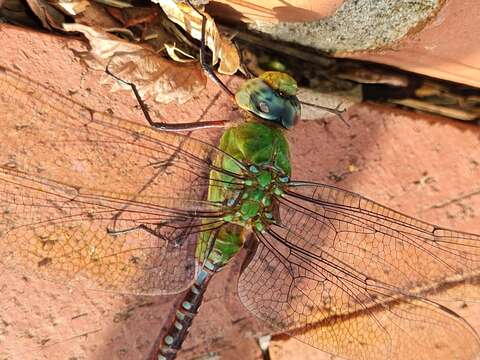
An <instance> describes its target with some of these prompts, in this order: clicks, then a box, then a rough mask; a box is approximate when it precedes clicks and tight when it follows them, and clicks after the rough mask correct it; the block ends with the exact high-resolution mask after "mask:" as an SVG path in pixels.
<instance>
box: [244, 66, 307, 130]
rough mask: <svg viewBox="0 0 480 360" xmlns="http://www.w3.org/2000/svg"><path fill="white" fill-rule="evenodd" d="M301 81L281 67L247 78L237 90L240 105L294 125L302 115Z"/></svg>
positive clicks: (291, 125) (262, 116)
mask: <svg viewBox="0 0 480 360" xmlns="http://www.w3.org/2000/svg"><path fill="white" fill-rule="evenodd" d="M296 93H297V82H296V81H295V80H294V79H293V78H292V77H291V76H290V75H287V74H285V73H282V72H278V71H267V72H264V73H263V74H262V75H261V76H260V77H258V78H254V79H250V80H247V81H245V82H244V83H243V84H242V86H241V87H240V89H239V90H238V91H237V93H236V94H235V100H236V101H237V104H238V106H240V107H241V108H242V109H245V110H248V111H250V112H251V113H253V114H255V115H256V116H258V117H260V118H262V119H264V120H267V121H272V122H274V123H277V124H279V125H281V126H283V127H284V128H286V129H291V128H292V127H293V126H294V125H295V123H296V122H297V120H298V119H299V118H300V101H299V100H298V98H297V96H296Z"/></svg>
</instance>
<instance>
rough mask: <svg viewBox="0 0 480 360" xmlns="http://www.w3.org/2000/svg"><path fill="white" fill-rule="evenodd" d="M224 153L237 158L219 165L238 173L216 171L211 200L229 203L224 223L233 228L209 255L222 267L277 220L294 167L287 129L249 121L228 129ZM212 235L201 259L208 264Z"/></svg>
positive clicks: (222, 234)
mask: <svg viewBox="0 0 480 360" xmlns="http://www.w3.org/2000/svg"><path fill="white" fill-rule="evenodd" d="M219 148H220V150H222V151H224V152H225V153H227V154H228V155H230V156H231V157H230V156H221V157H218V158H216V159H215V160H214V162H213V165H214V166H216V167H218V168H221V169H223V170H225V171H226V172H228V173H232V175H230V174H226V173H224V172H218V171H215V170H212V171H211V172H210V186H209V194H208V200H210V201H214V202H221V203H224V204H226V206H227V209H228V210H229V211H227V214H226V215H225V216H224V218H223V219H224V220H225V221H227V222H229V224H228V225H224V226H223V228H222V230H221V231H220V232H219V233H218V234H217V235H216V237H215V244H214V246H213V249H212V252H211V254H210V256H209V260H210V261H211V262H212V263H214V264H217V265H219V266H221V265H224V264H225V263H226V262H227V261H228V260H229V259H230V258H231V257H233V256H234V255H235V254H236V253H237V252H238V251H239V250H240V249H241V247H242V246H243V242H244V236H243V235H244V232H245V230H246V229H255V230H256V231H263V230H264V229H265V227H266V226H268V224H269V223H271V222H273V221H274V219H273V210H274V209H273V207H274V206H275V204H274V197H275V196H278V195H280V194H281V193H282V187H283V186H284V185H285V182H286V181H287V180H288V177H289V176H290V172H291V165H290V155H289V149H288V143H287V140H286V139H285V137H284V135H283V132H282V130H280V129H279V128H278V127H273V126H269V125H266V124H263V123H255V122H247V123H244V124H242V125H239V126H236V127H232V128H229V129H227V130H226V131H225V132H224V134H223V136H222V138H221V139H220V145H219ZM234 159H235V160H234ZM239 162H240V163H241V164H239ZM233 174H236V175H239V177H237V176H234V175H233ZM211 235H212V233H211V232H210V231H205V232H204V233H202V235H201V236H200V241H199V244H198V245H197V258H199V259H202V255H201V254H203V253H204V249H206V247H207V246H208V245H207V244H208V242H209V238H210V237H211ZM210 240H212V239H210Z"/></svg>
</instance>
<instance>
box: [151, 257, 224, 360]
mask: <svg viewBox="0 0 480 360" xmlns="http://www.w3.org/2000/svg"><path fill="white" fill-rule="evenodd" d="M218 270H219V268H218V267H216V266H214V265H213V264H211V263H210V262H205V263H204V264H203V267H202V268H201V269H200V271H199V272H198V274H197V277H196V279H195V282H194V283H193V285H192V286H191V287H190V289H189V290H188V291H187V292H186V294H185V295H184V296H183V297H182V298H181V301H180V302H179V303H177V306H176V307H175V309H174V312H173V313H172V315H171V316H170V317H169V320H167V321H168V322H167V324H166V326H164V327H163V328H162V331H161V333H160V335H159V336H158V338H157V341H156V342H155V344H154V346H153V348H152V350H151V352H150V356H149V358H148V359H149V360H173V359H175V358H176V356H177V353H178V351H179V350H180V349H181V346H182V344H183V341H184V340H185V338H186V336H187V334H188V330H189V328H190V326H191V325H192V322H193V319H194V317H195V316H196V315H197V313H198V309H199V307H200V305H201V304H202V300H203V295H204V293H205V291H206V289H207V286H208V283H209V281H210V279H211V278H212V277H213V275H215V273H216V272H217V271H218Z"/></svg>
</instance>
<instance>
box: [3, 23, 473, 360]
mask: <svg viewBox="0 0 480 360" xmlns="http://www.w3.org/2000/svg"><path fill="white" fill-rule="evenodd" d="M0 47H1V49H2V52H1V53H0V65H1V66H8V67H10V68H14V69H17V71H21V72H22V73H24V74H26V75H27V76H29V77H30V78H32V79H33V80H35V81H37V82H40V83H43V84H47V85H48V86H50V87H52V88H53V89H55V90H57V91H58V92H59V93H61V94H65V95H69V96H71V97H72V98H73V99H75V100H77V101H79V102H82V103H85V104H87V105H89V106H91V107H94V108H96V109H103V110H107V109H111V110H112V111H113V112H114V113H115V114H116V115H121V116H123V117H126V118H129V119H133V120H135V121H138V122H143V121H144V120H143V119H142V117H141V115H140V113H139V111H138V110H137V109H136V108H135V105H136V103H135V101H134V99H133V97H132V96H131V94H129V93H127V92H126V93H120V94H113V95H112V94H110V93H109V92H108V89H107V88H106V87H104V86H101V85H99V82H98V80H99V76H100V74H99V73H96V72H92V71H90V70H88V69H87V68H86V67H85V66H84V65H83V64H81V63H80V62H79V61H78V59H76V58H75V56H74V54H73V53H72V51H71V50H70V48H76V49H78V48H81V47H82V44H80V43H79V42H78V41H74V40H65V39H62V38H58V37H53V36H49V35H44V34H43V35H42V34H35V33H32V32H27V31H24V30H18V29H16V28H13V27H7V26H1V27H0ZM212 103H214V105H212ZM153 110H155V111H159V112H161V113H162V114H163V116H164V117H165V118H167V119H178V120H185V119H197V118H198V117H200V116H203V118H204V119H205V120H213V119H223V118H230V117H232V116H233V113H232V112H231V111H230V110H231V105H230V103H229V102H228V99H226V98H225V97H224V96H223V95H221V92H220V91H219V90H218V89H217V88H216V87H215V86H213V85H212V84H209V86H208V88H207V90H206V91H205V92H204V93H203V96H202V97H201V98H199V99H196V100H194V101H193V102H191V103H189V104H187V105H184V106H182V107H176V106H167V107H158V106H157V107H155V108H154V109H153ZM0 114H1V109H0ZM348 121H349V122H350V124H351V128H346V127H345V126H344V125H343V124H342V123H341V122H340V121H337V120H333V119H332V118H330V119H329V120H328V123H329V125H328V126H326V127H325V126H324V125H323V123H322V122H316V121H308V122H304V123H301V124H300V125H299V126H298V127H297V128H296V129H294V130H292V131H291V132H290V133H289V135H288V137H289V139H290V141H291V144H292V145H291V146H292V156H293V161H294V175H295V178H298V179H308V180H314V181H321V182H325V183H330V184H335V185H337V186H339V187H343V188H346V189H349V190H353V191H357V192H359V193H362V194H363V195H365V196H367V197H370V198H372V199H374V200H377V201H379V202H381V203H383V204H386V205H389V206H391V207H393V208H395V209H398V210H401V211H403V212H405V213H407V214H410V215H413V216H417V217H420V218H422V219H424V220H427V221H431V222H434V223H437V224H440V225H443V226H448V227H453V228H456V229H459V230H465V231H472V232H477V233H480V221H479V219H480V210H478V209H480V195H479V191H480V187H479V183H478V179H479V177H480V165H479V164H480V146H479V145H480V144H479V135H480V134H479V131H478V128H477V127H473V126H468V125H466V124H461V123H456V122H452V121H448V120H445V119H441V118H438V117H433V116H420V115H416V114H412V113H408V112H402V111H398V110H392V109H390V108H382V107H376V106H369V105H361V106H356V107H355V108H352V109H350V111H349V113H348ZM200 136H205V139H206V140H208V141H216V138H217V136H218V132H217V133H215V132H212V133H209V135H200ZM0 144H1V133H0ZM0 149H1V145H0ZM45 156H48V154H45ZM333 175H335V176H333ZM333 178H343V180H341V181H339V182H337V183H335V182H333V180H332V179H333ZM239 265H240V264H239V262H238V261H237V262H236V263H235V264H233V265H232V266H230V267H228V268H227V269H225V271H223V272H222V273H221V274H220V275H219V276H218V277H217V278H216V279H214V280H213V282H212V285H211V288H210V289H209V291H208V292H207V295H206V299H205V304H204V305H203V306H202V308H201V313H200V315H199V316H198V319H197V320H196V321H195V322H194V326H193V328H192V330H191V336H190V337H189V338H188V339H187V341H186V343H185V351H183V352H182V353H181V356H180V357H179V358H180V359H192V358H194V357H199V356H202V355H206V354H207V353H208V352H219V353H220V354H221V355H223V356H224V358H227V359H246V360H249V359H259V356H260V355H259V352H258V350H257V348H256V347H255V346H254V341H253V337H254V336H255V335H258V334H260V333H262V324H261V322H260V321H257V320H255V319H254V318H252V317H251V316H249V314H248V313H247V311H245V310H244V309H243V306H242V305H241V304H240V302H239V300H238V299H237V297H236V295H235V284H234V283H235V281H234V280H235V279H236V276H237V273H238V268H239ZM0 289H1V291H2V296H1V297H0V308H1V309H2V312H1V313H0V358H5V359H25V360H30V359H35V360H39V359H53V360H55V359H59V360H60V359H68V358H72V359H73V358H77V359H132V360H133V359H141V358H144V357H145V356H146V354H147V353H148V350H149V348H150V344H151V342H152V341H153V340H154V338H155V336H156V333H157V329H158V328H159V326H161V324H162V321H163V319H164V317H165V315H166V312H167V311H169V310H170V307H171V304H172V301H173V299H174V298H173V297H138V296H121V295H113V294H108V293H102V292H93V291H87V290H81V289H70V288H68V287H65V286H61V285H58V284H52V283H48V282H45V281H39V280H36V279H33V278H24V277H22V275H21V274H15V273H11V272H0ZM453 306H454V310H455V311H459V312H460V313H461V314H462V315H464V316H465V317H466V318H467V320H469V321H470V322H471V323H472V324H473V326H474V327H475V328H476V329H477V330H480V316H479V315H480V306H479V305H478V304H477V305H473V304H472V305H468V307H466V308H460V307H459V306H458V305H457V304H454V305H453ZM303 346H304V345H301V344H300V343H298V342H296V341H294V340H290V341H288V343H286V344H284V343H283V342H275V343H274V344H273V345H272V352H273V353H272V358H273V359H274V360H279V359H291V356H292V355H291V354H294V356H295V358H296V359H302V358H304V359H306V358H307V356H312V355H311V354H312V352H311V349H310V348H307V349H306V350H302V347H303ZM307 353H308V354H310V355H308V354H307ZM288 354H290V355H288ZM318 354H319V353H317V356H318V357H315V358H316V359H321V357H320V355H318ZM324 358H325V359H328V358H329V357H328V356H325V357H324Z"/></svg>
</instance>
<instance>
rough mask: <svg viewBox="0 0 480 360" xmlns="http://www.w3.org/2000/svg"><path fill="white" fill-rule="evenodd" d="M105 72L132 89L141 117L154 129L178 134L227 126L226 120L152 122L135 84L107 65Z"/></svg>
mask: <svg viewBox="0 0 480 360" xmlns="http://www.w3.org/2000/svg"><path fill="white" fill-rule="evenodd" d="M105 72H106V73H107V74H108V75H110V76H112V77H113V78H114V79H116V80H118V81H120V82H123V83H124V84H127V85H128V86H130V87H131V88H132V91H133V94H134V95H135V99H136V100H137V102H138V104H139V105H140V109H141V110H142V113H143V116H144V117H145V119H146V120H147V122H148V124H149V125H150V126H151V127H152V128H155V129H158V130H162V131H172V132H179V131H192V130H200V129H208V128H218V127H220V128H223V127H225V126H226V125H227V123H228V120H212V121H202V122H187V123H177V124H170V123H165V122H160V121H154V120H153V119H152V117H151V116H150V112H149V111H148V107H147V104H145V102H144V101H143V99H142V97H141V96H140V93H139V92H138V89H137V87H136V86H135V84H133V83H130V82H128V81H125V80H123V79H121V78H119V77H118V76H116V75H115V74H113V73H112V72H111V71H110V70H109V69H108V65H107V68H106V69H105Z"/></svg>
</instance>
